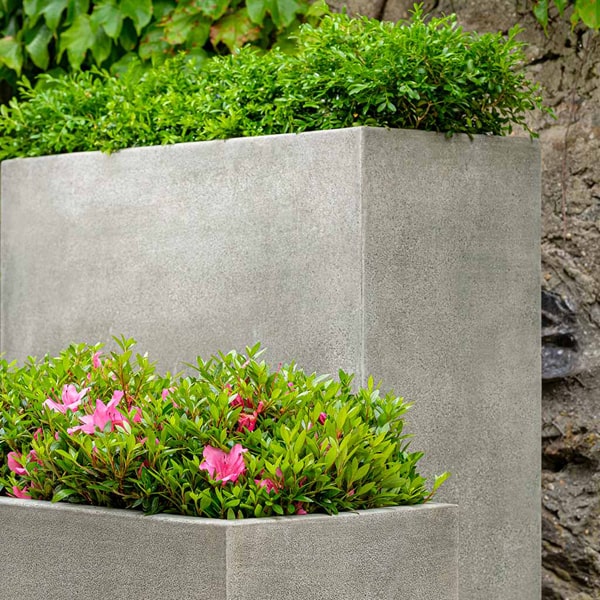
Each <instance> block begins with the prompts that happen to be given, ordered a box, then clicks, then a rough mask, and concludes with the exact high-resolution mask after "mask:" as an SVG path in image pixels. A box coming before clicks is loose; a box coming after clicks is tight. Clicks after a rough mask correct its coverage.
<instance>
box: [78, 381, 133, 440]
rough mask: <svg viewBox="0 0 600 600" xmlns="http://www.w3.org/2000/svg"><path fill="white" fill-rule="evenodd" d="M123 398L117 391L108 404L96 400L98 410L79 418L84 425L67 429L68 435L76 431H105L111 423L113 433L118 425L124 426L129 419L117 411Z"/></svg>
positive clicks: (121, 393)
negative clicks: (97, 429)
mask: <svg viewBox="0 0 600 600" xmlns="http://www.w3.org/2000/svg"><path fill="white" fill-rule="evenodd" d="M121 398H123V392H121V391H120V390H117V391H115V392H114V393H113V397H112V400H111V401H110V402H109V403H108V404H106V405H105V404H104V402H102V400H96V409H95V410H94V412H93V413H92V414H91V415H84V416H83V417H79V420H80V421H81V422H82V423H83V425H78V426H77V427H71V428H70V429H67V433H68V434H69V435H71V434H72V433H74V432H75V431H83V432H84V433H94V432H95V431H96V427H98V428H99V429H100V431H103V430H104V428H105V427H106V424H107V423H110V424H111V426H110V430H111V431H113V430H114V428H115V426H116V425H119V426H121V427H122V426H123V424H124V423H127V419H126V418H125V417H124V416H123V415H122V414H121V413H120V412H119V411H118V410H117V409H116V406H117V404H119V402H120V401H121Z"/></svg>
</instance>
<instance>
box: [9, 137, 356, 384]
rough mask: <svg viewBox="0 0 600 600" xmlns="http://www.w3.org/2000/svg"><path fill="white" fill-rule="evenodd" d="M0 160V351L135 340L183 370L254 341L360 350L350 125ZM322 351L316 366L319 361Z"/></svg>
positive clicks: (324, 363) (280, 350)
mask: <svg viewBox="0 0 600 600" xmlns="http://www.w3.org/2000/svg"><path fill="white" fill-rule="evenodd" d="M330 140H331V138H330V137H329V136H327V135H326V132H325V133H323V134H313V135H311V136H308V137H307V136H295V135H285V136H273V137H264V138H252V139H241V140H229V141H225V142H223V141H216V142H204V143H199V144H180V145H175V146H166V147H154V148H137V149H132V150H125V151H122V152H118V153H116V154H114V155H111V156H107V155H104V154H100V153H81V154H72V155H64V156H52V157H43V158H33V159H26V160H10V161H6V162H4V163H3V164H2V233H1V243H2V249H1V255H2V299H1V300H2V305H1V306H2V308H1V347H2V350H3V351H6V352H7V354H8V355H9V356H11V357H14V358H19V359H25V358H26V357H27V356H28V355H31V354H33V355H38V356H39V355H41V354H44V353H46V352H51V353H52V352H57V351H59V350H60V349H61V348H63V347H65V346H67V345H68V344H70V343H72V342H76V341H86V342H90V343H91V342H97V341H106V340H110V338H111V335H121V334H125V335H127V336H131V337H134V338H135V339H136V340H137V341H138V343H139V346H140V348H143V349H144V351H148V352H149V353H150V355H151V356H154V357H156V358H158V359H159V364H160V366H161V368H168V369H171V370H179V369H180V368H181V367H182V366H183V361H191V360H193V359H194V357H195V356H197V355H198V354H199V353H203V354H204V353H207V352H209V353H210V352H215V351H217V350H224V351H228V350H230V349H232V348H236V349H238V350H243V349H244V347H245V346H246V345H248V344H250V345H253V344H254V343H256V342H257V341H260V342H262V344H263V346H265V347H267V348H269V349H270V350H273V353H272V355H273V356H276V357H277V359H278V360H281V359H284V360H285V359H287V360H297V361H298V362H300V364H307V365H310V366H311V367H312V368H319V367H323V368H325V367H327V368H329V365H331V364H333V365H335V367H336V371H335V372H336V373H337V369H338V368H344V369H348V370H353V369H354V368H355V365H356V362H357V356H358V354H359V352H360V347H361V340H360V322H361V269H360V265H361V248H360V246H358V245H357V244H356V239H357V238H359V237H360V222H361V213H360V160H359V159H360V155H359V146H358V145H357V143H356V142H357V138H356V132H354V131H341V132H337V133H336V135H335V153H333V154H332V153H331V141H330ZM317 356H321V357H323V359H322V360H321V362H320V363H319V364H314V358H315V357H317Z"/></svg>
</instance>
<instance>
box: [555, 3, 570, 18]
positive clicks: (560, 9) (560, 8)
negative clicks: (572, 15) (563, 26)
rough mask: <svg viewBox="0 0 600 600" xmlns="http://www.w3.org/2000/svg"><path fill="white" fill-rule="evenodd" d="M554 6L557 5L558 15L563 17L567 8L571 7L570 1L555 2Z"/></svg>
mask: <svg viewBox="0 0 600 600" xmlns="http://www.w3.org/2000/svg"><path fill="white" fill-rule="evenodd" d="M554 4H555V5H556V8H558V13H559V14H560V16H561V17H562V16H563V13H564V12H565V8H567V6H568V5H569V0H554Z"/></svg>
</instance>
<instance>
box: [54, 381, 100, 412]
mask: <svg viewBox="0 0 600 600" xmlns="http://www.w3.org/2000/svg"><path fill="white" fill-rule="evenodd" d="M89 389H90V388H84V389H82V390H81V392H79V393H77V390H76V389H75V386H74V385H65V386H64V387H63V390H62V404H58V402H54V400H51V399H50V398H48V399H47V400H46V401H45V402H44V404H42V406H47V407H48V408H49V409H50V410H53V411H54V412H59V413H62V414H63V415H64V414H65V413H66V412H67V411H68V410H72V411H73V412H75V410H77V407H78V406H79V405H80V404H81V402H82V400H83V397H84V396H85V395H86V394H87V392H88V390H89Z"/></svg>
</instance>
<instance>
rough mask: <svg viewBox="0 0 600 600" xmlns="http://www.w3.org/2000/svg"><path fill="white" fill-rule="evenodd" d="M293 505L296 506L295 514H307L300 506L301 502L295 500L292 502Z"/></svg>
mask: <svg viewBox="0 0 600 600" xmlns="http://www.w3.org/2000/svg"><path fill="white" fill-rule="evenodd" d="M294 506H295V507H296V514H297V515H307V514H308V513H307V512H306V511H305V510H304V508H302V502H296V503H295V504H294Z"/></svg>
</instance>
